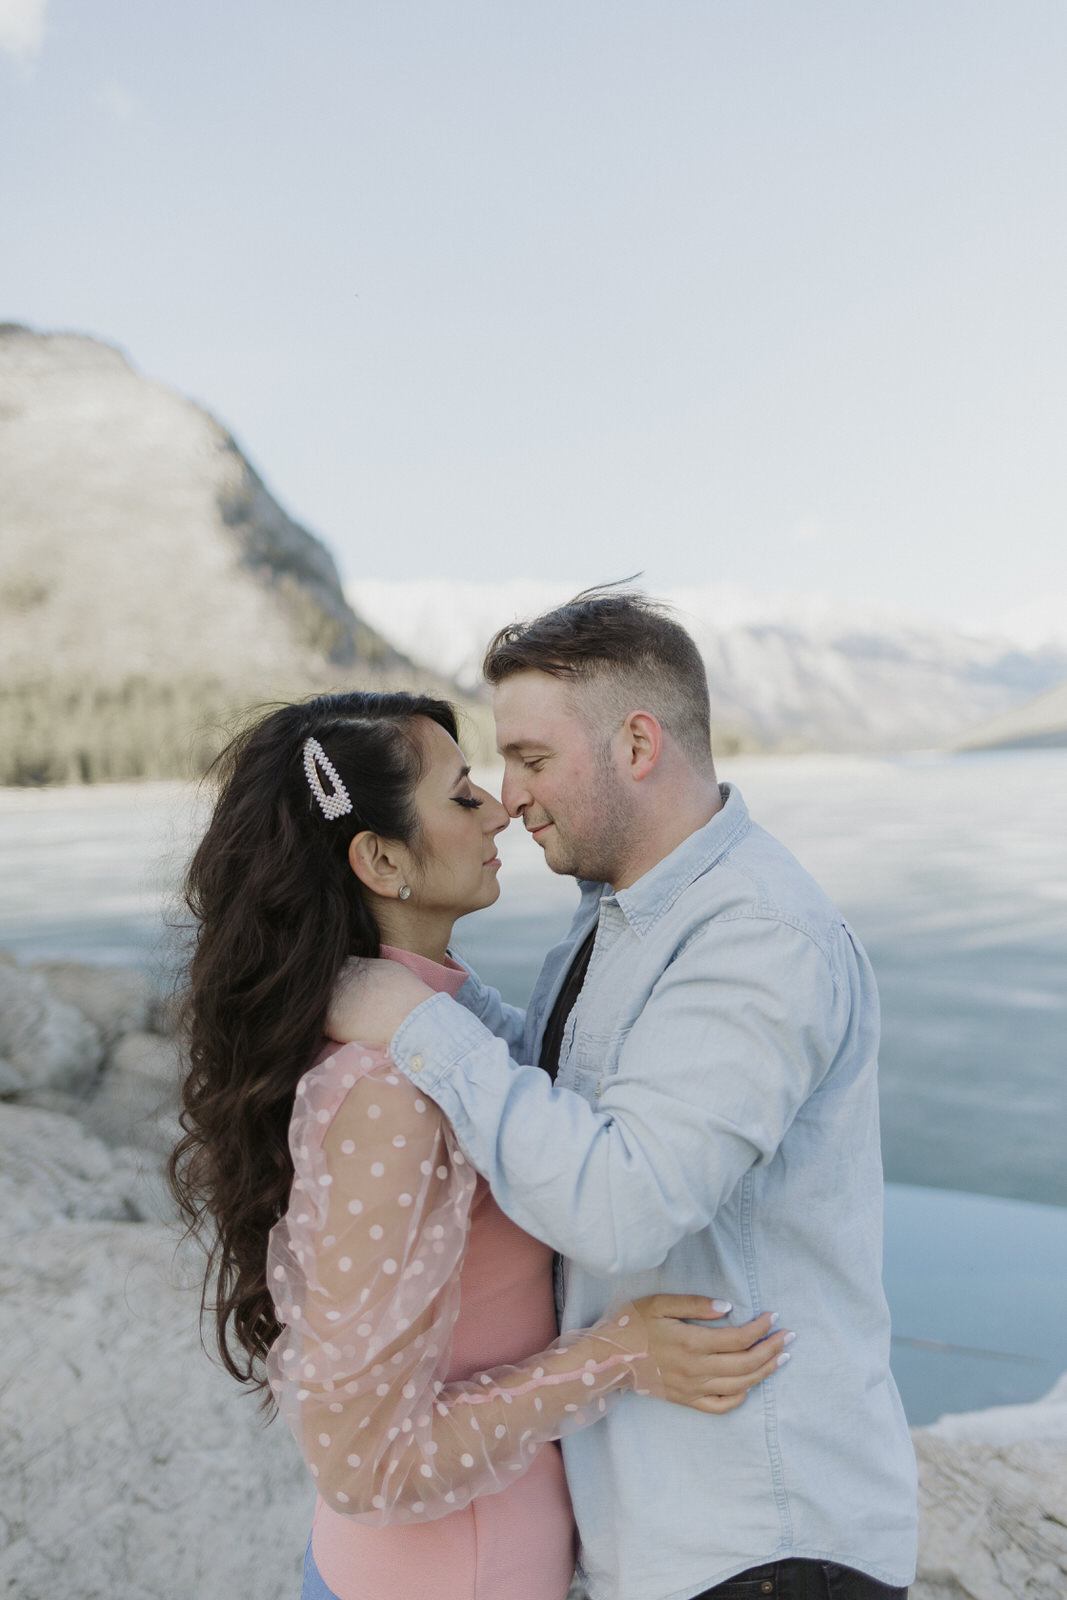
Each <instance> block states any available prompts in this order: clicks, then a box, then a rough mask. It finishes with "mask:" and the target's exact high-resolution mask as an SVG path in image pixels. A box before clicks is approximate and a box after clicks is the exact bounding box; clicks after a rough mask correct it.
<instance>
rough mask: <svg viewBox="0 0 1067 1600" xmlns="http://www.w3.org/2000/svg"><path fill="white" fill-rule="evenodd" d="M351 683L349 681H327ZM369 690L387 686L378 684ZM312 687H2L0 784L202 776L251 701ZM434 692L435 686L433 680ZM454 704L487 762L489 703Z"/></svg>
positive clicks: (173, 683)
mask: <svg viewBox="0 0 1067 1600" xmlns="http://www.w3.org/2000/svg"><path fill="white" fill-rule="evenodd" d="M353 686H354V685H353V684H352V683H351V682H345V683H337V684H334V685H330V686H329V687H332V688H337V689H346V688H352V687H353ZM388 686H389V687H396V688H414V687H418V685H416V684H413V683H412V684H409V683H390V684H389V685H388ZM367 687H368V688H382V687H386V685H385V684H383V683H382V682H380V681H374V682H372V683H368V684H367ZM315 692H316V686H315V685H309V684H307V683H304V684H288V685H263V686H261V687H259V688H258V689H256V690H253V689H251V688H244V689H237V688H235V686H234V685H233V684H232V683H226V682H224V681H223V680H221V679H219V678H215V677H210V676H204V677H196V676H192V675H190V676H186V677H182V678H175V679H167V680H160V679H153V678H149V677H143V676H131V677H128V678H125V679H123V680H121V681H120V682H117V683H110V684H107V683H100V682H92V681H90V680H88V679H80V678H75V677H69V678H58V677H48V678H41V679H40V680H37V681H30V682H21V683H14V684H0V784H2V785H5V786H15V787H27V786H43V785H51V784H65V783H116V782H121V781H129V780H131V779H138V778H195V777H199V776H200V775H201V774H203V773H204V772H205V771H206V770H207V768H208V767H209V766H210V765H211V762H212V761H213V760H214V758H215V756H216V755H217V753H218V751H219V750H220V749H221V748H222V747H223V745H224V744H225V743H226V741H227V739H228V738H229V737H230V736H231V734H232V733H233V731H234V730H235V728H236V727H238V726H239V725H240V724H241V723H242V722H243V721H244V719H245V716H246V715H247V714H248V713H249V712H250V711H252V710H254V708H255V707H256V706H257V705H268V704H276V703H278V702H279V701H285V700H295V699H302V698H304V697H305V696H306V695H308V694H313V693H315ZM433 692H436V693H440V692H441V691H440V687H439V685H435V686H433ZM459 709H460V714H461V722H462V723H463V734H464V748H465V750H466V752H467V754H468V756H469V758H470V759H471V760H472V761H474V762H484V761H487V760H489V759H490V758H491V755H492V751H493V738H492V717H491V715H490V712H489V707H488V706H486V705H479V704H477V703H473V702H469V701H468V702H465V703H463V704H461V705H460V707H459Z"/></svg>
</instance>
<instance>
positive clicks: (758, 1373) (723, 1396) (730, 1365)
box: [624, 1294, 795, 1413]
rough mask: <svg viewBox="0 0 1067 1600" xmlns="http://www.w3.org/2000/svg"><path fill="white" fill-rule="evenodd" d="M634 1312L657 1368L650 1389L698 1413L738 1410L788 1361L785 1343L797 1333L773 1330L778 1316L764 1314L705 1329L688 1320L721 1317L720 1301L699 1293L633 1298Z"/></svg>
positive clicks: (632, 1312) (768, 1313) (723, 1311)
mask: <svg viewBox="0 0 1067 1600" xmlns="http://www.w3.org/2000/svg"><path fill="white" fill-rule="evenodd" d="M627 1309H628V1310H630V1311H631V1314H633V1315H635V1316H637V1317H639V1318H640V1319H641V1321H642V1322H643V1323H644V1326H645V1331H646V1334H647V1349H648V1353H649V1356H650V1358H651V1359H652V1360H653V1361H654V1362H655V1364H656V1366H657V1367H658V1368H659V1382H658V1384H656V1386H655V1387H654V1388H653V1390H652V1393H653V1394H655V1395H656V1396H657V1397H658V1398H659V1399H661V1400H671V1401H673V1402H674V1404H675V1405H680V1406H691V1407H692V1408H693V1409H694V1410H695V1411H711V1412H715V1413H721V1412H724V1411H735V1410H736V1409H737V1407H738V1406H739V1405H741V1404H742V1402H743V1401H744V1398H745V1395H746V1394H747V1393H748V1391H749V1390H750V1389H751V1388H753V1386H754V1385H755V1384H757V1383H762V1382H763V1380H764V1378H769V1377H770V1376H771V1375H772V1373H774V1372H776V1371H777V1370H778V1368H779V1367H780V1366H783V1365H784V1364H785V1362H786V1361H788V1360H789V1356H788V1355H786V1354H784V1353H783V1352H784V1347H785V1345H786V1344H788V1343H792V1341H793V1338H794V1337H795V1335H793V1334H791V1333H789V1332H787V1330H786V1329H784V1328H783V1329H781V1330H780V1331H778V1332H775V1333H771V1329H772V1327H773V1326H774V1322H775V1320H776V1319H775V1317H774V1316H773V1315H772V1313H771V1312H769V1311H765V1312H764V1314H763V1315H762V1316H761V1317H756V1318H755V1320H754V1321H752V1322H746V1323H744V1324H743V1326H741V1327H739V1328H735V1327H730V1328H705V1327H703V1326H702V1325H701V1324H700V1323H696V1322H691V1321H687V1320H685V1319H687V1318H692V1317H699V1318H702V1319H705V1320H706V1319H709V1318H714V1317H721V1316H724V1315H725V1314H726V1311H728V1310H729V1309H730V1307H728V1306H727V1307H726V1308H725V1310H724V1309H723V1302H722V1301H721V1300H706V1299H704V1297H703V1296H701V1295H691V1294H652V1295H646V1296H645V1298H644V1299H642V1300H634V1301H633V1302H632V1304H631V1306H630V1307H627V1308H624V1314H625V1310H627Z"/></svg>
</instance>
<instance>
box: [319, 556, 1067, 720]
mask: <svg viewBox="0 0 1067 1600" xmlns="http://www.w3.org/2000/svg"><path fill="white" fill-rule="evenodd" d="M576 587H577V586H576V585H573V584H569V583H567V582H565V581H562V582H558V583H553V582H548V581H544V580H537V579H530V580H527V579H514V580H511V581H506V582H500V583H494V582H484V583H473V582H462V581H458V580H452V579H447V578H432V579H411V580H398V581H371V580H366V581H362V582H359V583H355V584H352V585H350V586H349V588H348V590H347V594H348V598H349V600H350V601H351V603H352V605H353V606H354V608H355V609H356V611H357V612H358V613H359V614H360V615H361V616H363V617H364V618H365V619H366V621H367V622H369V623H370V624H371V626H372V627H374V628H376V629H378V630H379V631H380V632H381V633H382V634H384V635H385V636H386V637H387V638H388V639H389V640H390V641H391V642H392V643H393V644H395V645H396V646H397V647H398V648H399V649H401V650H403V651H404V652H405V653H406V654H408V655H410V656H411V657H412V658H414V659H415V660H418V661H420V662H424V663H425V664H426V665H428V666H432V667H434V668H435V669H436V671H438V672H440V673H445V674H448V675H449V676H451V677H454V678H456V679H457V681H458V682H459V683H461V684H462V685H464V687H466V688H469V689H471V690H476V689H477V686H478V684H479V681H480V665H481V658H482V653H483V651H484V648H485V645H486V642H487V641H488V639H489V638H490V637H491V635H492V634H493V633H494V632H495V630H496V629H497V628H499V627H501V626H502V625H503V624H505V623H507V622H510V621H513V620H515V619H516V618H520V617H530V616H535V615H536V614H537V613H538V612H539V611H542V610H544V609H546V608H547V607H549V606H552V605H557V604H559V603H560V602H561V601H564V600H566V599H568V598H570V596H571V595H572V594H573V593H574V591H575V588H576ZM662 598H663V599H665V600H667V601H668V602H669V603H670V604H671V605H673V606H674V607H675V608H676V610H677V612H678V615H679V617H680V620H681V621H682V622H683V623H684V624H685V625H686V627H688V628H689V630H690V632H691V633H692V634H693V636H694V638H695V639H696V641H697V643H698V645H699V646H700V650H701V653H702V654H703V656H704V659H705V662H706V663H707V668H708V681H709V684H710V687H711V698H712V714H713V725H714V730H715V735H716V740H717V743H718V745H719V747H720V748H723V749H729V748H734V749H736V748H756V749H760V748H762V749H779V750H782V749H786V750H788V749H794V750H806V749H824V750H899V749H915V748H929V747H934V746H943V745H947V744H951V743H953V742H955V741H957V740H959V739H961V738H963V737H964V736H965V735H966V734H967V733H968V732H969V731H970V730H971V729H974V728H976V727H979V726H981V725H982V724H984V723H985V722H987V721H988V720H989V719H990V718H992V717H995V716H998V715H1000V714H1001V713H1002V712H1005V711H1009V710H1011V709H1012V708H1013V707H1015V706H1017V705H1021V704H1023V703H1024V702H1026V701H1027V700H1029V699H1032V698H1033V697H1034V696H1035V695H1038V694H1041V693H1042V692H1043V691H1044V690H1046V689H1049V688H1051V687H1053V686H1054V685H1056V684H1057V683H1060V682H1062V681H1063V680H1065V679H1067V638H1064V639H1062V640H1060V641H1058V642H1050V643H1044V644H1042V645H1041V646H1040V647H1038V648H1034V647H1032V646H1031V647H1029V648H1026V647H1025V646H1023V645H1022V644H1019V643H1016V642H1014V641H1013V640H1012V639H1011V638H1010V637H1008V636H1006V635H1005V634H994V633H973V632H964V631H962V630H958V629H953V628H951V627H947V626H943V625H939V624H937V623H935V622H931V621H929V620H923V619H918V618H915V617H907V616H902V615H900V614H897V613H893V612H889V611H885V610H881V609H879V608H877V607H874V606H871V605H860V604H856V605H850V604H846V603H844V602H841V601H837V600H833V601H832V600H829V599H827V598H825V597H822V596H819V595H797V594H780V593H779V594H776V593H773V592H769V593H762V594H756V593H753V592H752V591H749V590H745V589H742V588H739V587H737V586H736V585H731V584H710V585H707V586H706V587H703V588H688V589H675V590H672V591H668V592H667V593H665V594H663V596H662ZM1046 636H1047V635H1046Z"/></svg>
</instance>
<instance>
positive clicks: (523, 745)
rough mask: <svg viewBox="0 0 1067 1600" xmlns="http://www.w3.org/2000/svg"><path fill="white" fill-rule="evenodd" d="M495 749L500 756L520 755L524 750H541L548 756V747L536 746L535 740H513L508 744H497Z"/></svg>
mask: <svg viewBox="0 0 1067 1600" xmlns="http://www.w3.org/2000/svg"><path fill="white" fill-rule="evenodd" d="M497 749H498V750H499V751H500V754H501V755H502V756H518V755H522V753H523V751H524V750H525V751H530V750H543V751H544V753H545V754H546V755H547V754H548V745H547V744H538V742H537V740H536V739H513V740H512V741H511V743H510V744H498V745H497Z"/></svg>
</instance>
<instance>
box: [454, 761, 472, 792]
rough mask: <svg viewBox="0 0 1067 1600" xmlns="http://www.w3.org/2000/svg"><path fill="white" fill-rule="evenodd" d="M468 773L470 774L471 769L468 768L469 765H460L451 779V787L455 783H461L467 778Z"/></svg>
mask: <svg viewBox="0 0 1067 1600" xmlns="http://www.w3.org/2000/svg"><path fill="white" fill-rule="evenodd" d="M470 775H471V769H470V767H469V766H467V767H460V769H459V771H458V772H457V773H456V776H455V777H454V778H453V779H452V787H453V789H454V788H455V787H456V784H457V783H462V782H463V780H464V778H469V777H470Z"/></svg>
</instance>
